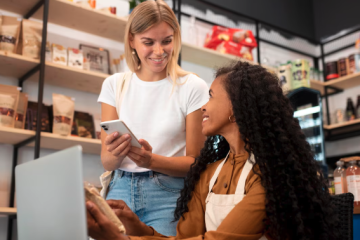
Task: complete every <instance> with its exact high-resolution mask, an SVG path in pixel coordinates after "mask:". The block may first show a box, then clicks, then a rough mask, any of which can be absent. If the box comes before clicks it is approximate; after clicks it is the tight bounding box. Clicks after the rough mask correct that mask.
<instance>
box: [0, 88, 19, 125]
mask: <svg viewBox="0 0 360 240" xmlns="http://www.w3.org/2000/svg"><path fill="white" fill-rule="evenodd" d="M19 93H20V92H19V90H18V88H17V87H15V86H8V85H2V84H0V126H2V127H14V125H15V115H16V110H17V106H18V101H19Z"/></svg>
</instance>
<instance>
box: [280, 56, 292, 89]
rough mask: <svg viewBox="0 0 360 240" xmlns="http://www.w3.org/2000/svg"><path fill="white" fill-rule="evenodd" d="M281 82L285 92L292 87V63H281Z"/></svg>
mask: <svg viewBox="0 0 360 240" xmlns="http://www.w3.org/2000/svg"><path fill="white" fill-rule="evenodd" d="M278 77H279V84H280V87H281V88H282V90H283V92H284V93H287V92H288V91H290V90H291V88H292V76H291V63H288V64H284V65H281V66H280V67H279V72H278Z"/></svg>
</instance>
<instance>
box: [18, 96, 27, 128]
mask: <svg viewBox="0 0 360 240" xmlns="http://www.w3.org/2000/svg"><path fill="white" fill-rule="evenodd" d="M27 106H28V95H27V94H26V93H20V95H19V103H18V107H17V110H16V115H15V128H20V129H24V128H25V119H26V110H27Z"/></svg>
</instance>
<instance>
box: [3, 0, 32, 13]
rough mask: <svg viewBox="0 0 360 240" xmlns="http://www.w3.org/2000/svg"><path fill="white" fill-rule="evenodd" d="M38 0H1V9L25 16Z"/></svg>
mask: <svg viewBox="0 0 360 240" xmlns="http://www.w3.org/2000/svg"><path fill="white" fill-rule="evenodd" d="M38 2H39V0H1V3H0V9H3V10H5V11H9V12H14V13H18V14H20V15H22V16H24V15H25V14H27V13H28V12H29V11H30V10H31V9H32V8H33V7H34V6H35V5H36V4H37V3H38Z"/></svg>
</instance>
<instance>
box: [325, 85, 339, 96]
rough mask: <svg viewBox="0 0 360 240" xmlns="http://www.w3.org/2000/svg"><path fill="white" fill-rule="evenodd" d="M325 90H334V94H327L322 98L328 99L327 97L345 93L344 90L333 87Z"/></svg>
mask: <svg viewBox="0 0 360 240" xmlns="http://www.w3.org/2000/svg"><path fill="white" fill-rule="evenodd" d="M325 88H327V89H332V90H334V92H332V93H327V94H326V95H322V96H321V97H326V96H328V97H330V96H333V95H336V94H338V93H341V92H343V91H344V90H343V89H340V88H337V87H332V86H326V87H325Z"/></svg>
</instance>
